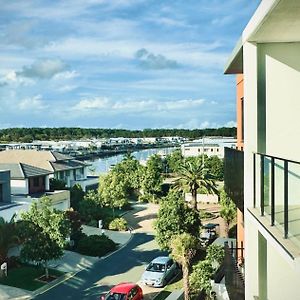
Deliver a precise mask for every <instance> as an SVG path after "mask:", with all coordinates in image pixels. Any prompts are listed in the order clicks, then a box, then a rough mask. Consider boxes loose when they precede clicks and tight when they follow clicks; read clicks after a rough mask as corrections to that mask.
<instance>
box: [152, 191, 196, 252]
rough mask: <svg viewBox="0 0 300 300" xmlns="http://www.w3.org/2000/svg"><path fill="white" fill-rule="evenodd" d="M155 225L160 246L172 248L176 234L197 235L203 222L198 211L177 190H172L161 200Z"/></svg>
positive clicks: (163, 248)
mask: <svg viewBox="0 0 300 300" xmlns="http://www.w3.org/2000/svg"><path fill="white" fill-rule="evenodd" d="M154 226H155V230H156V235H155V239H156V241H157V243H158V245H159V247H160V248H161V249H162V250H170V241H171V239H172V237H173V236H174V235H178V234H181V233H184V232H187V233H189V234H191V235H193V236H196V237H197V236H198V235H199V230H200V226H201V222H200V217H199V214H198V212H197V211H195V210H194V209H192V208H190V207H188V206H187V205H186V203H185V202H184V200H183V199H182V196H181V195H179V194H178V193H177V192H176V191H174V190H170V191H169V193H168V195H167V197H164V198H162V200H161V202H160V208H159V211H158V215H157V219H156V221H155V223H154Z"/></svg>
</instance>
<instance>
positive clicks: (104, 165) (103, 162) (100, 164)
mask: <svg viewBox="0 0 300 300" xmlns="http://www.w3.org/2000/svg"><path fill="white" fill-rule="evenodd" d="M176 149H178V148H175V147H172V148H155V149H146V150H140V151H135V152H132V155H133V156H134V157H135V158H136V159H137V160H138V161H139V162H141V163H143V162H145V161H146V160H147V159H148V158H149V156H151V155H153V154H160V155H168V154H170V153H171V152H173V151H174V150H176ZM123 157H124V154H118V155H114V156H110V157H104V158H96V159H94V160H89V161H87V162H88V163H91V164H92V165H91V166H90V167H89V168H88V173H89V174H90V175H98V174H105V173H107V172H108V171H109V170H110V168H111V166H112V165H116V164H117V163H119V162H121V161H122V159H123Z"/></svg>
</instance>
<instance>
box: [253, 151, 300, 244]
mask: <svg viewBox="0 0 300 300" xmlns="http://www.w3.org/2000/svg"><path fill="white" fill-rule="evenodd" d="M253 169H254V171H253V174H254V178H253V183H254V186H253V188H254V198H253V207H254V208H257V209H259V212H260V215H261V216H264V217H266V218H267V219H268V220H269V225H270V226H274V227H276V228H278V229H279V230H280V232H281V233H282V236H283V238H284V239H290V240H291V241H292V242H293V243H294V244H296V245H297V246H298V247H299V246H300V162H297V161H292V160H288V159H284V158H279V157H275V156H271V155H267V154H262V153H254V154H253Z"/></svg>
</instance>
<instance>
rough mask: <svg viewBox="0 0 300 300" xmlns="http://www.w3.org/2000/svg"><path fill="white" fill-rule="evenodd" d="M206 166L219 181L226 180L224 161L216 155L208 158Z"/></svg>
mask: <svg viewBox="0 0 300 300" xmlns="http://www.w3.org/2000/svg"><path fill="white" fill-rule="evenodd" d="M205 166H206V167H207V168H208V169H209V170H210V173H211V174H212V175H214V177H215V178H216V179H217V180H223V179H224V161H223V159H221V158H219V157H218V156H216V155H213V156H210V157H207V159H206V160H205Z"/></svg>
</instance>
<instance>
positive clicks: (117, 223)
mask: <svg viewBox="0 0 300 300" xmlns="http://www.w3.org/2000/svg"><path fill="white" fill-rule="evenodd" d="M108 228H109V229H110V230H117V231H125V230H126V229H127V222H126V220H125V219H124V218H116V219H114V220H112V221H111V222H110V223H109V226H108Z"/></svg>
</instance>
